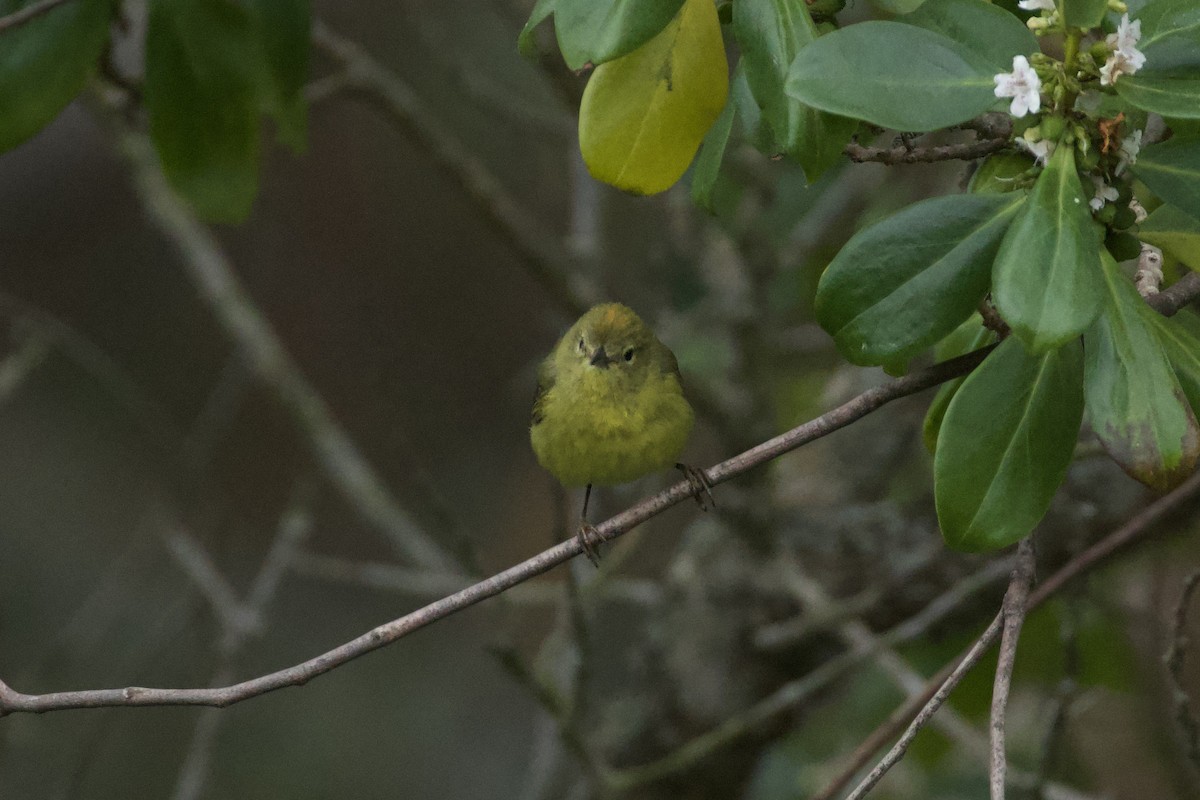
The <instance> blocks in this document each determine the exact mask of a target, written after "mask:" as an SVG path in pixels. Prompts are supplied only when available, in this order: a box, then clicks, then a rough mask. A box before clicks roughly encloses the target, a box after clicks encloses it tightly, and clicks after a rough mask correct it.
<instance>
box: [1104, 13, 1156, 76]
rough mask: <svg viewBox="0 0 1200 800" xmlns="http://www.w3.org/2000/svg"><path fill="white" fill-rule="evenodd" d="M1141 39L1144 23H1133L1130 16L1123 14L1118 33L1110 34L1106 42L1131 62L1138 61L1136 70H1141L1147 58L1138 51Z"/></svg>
mask: <svg viewBox="0 0 1200 800" xmlns="http://www.w3.org/2000/svg"><path fill="white" fill-rule="evenodd" d="M1141 38H1142V21H1141V20H1140V19H1139V20H1133V21H1131V20H1130V19H1129V15H1128V14H1123V15H1121V21H1120V22H1119V23H1117V32H1116V33H1110V34H1109V35H1108V37H1107V38H1106V39H1105V40H1104V41H1106V42H1108V43H1109V44H1110V45H1112V46H1113V49H1114V50H1120V51H1121V52H1122V53H1124V54H1125V56H1126V57H1127V58H1129V59H1130V60H1131V61H1136V62H1137V67H1136V69H1141V67H1142V65H1143V64H1145V63H1146V57H1145V56H1144V55H1142V53H1141V51H1139V50H1138V49H1137V43H1138V40H1139V39H1141Z"/></svg>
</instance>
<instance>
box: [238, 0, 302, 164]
mask: <svg viewBox="0 0 1200 800" xmlns="http://www.w3.org/2000/svg"><path fill="white" fill-rule="evenodd" d="M244 5H245V7H246V9H247V10H248V11H250V12H251V13H252V14H254V15H255V17H256V21H257V23H258V25H257V35H258V38H259V42H260V46H261V47H262V51H263V58H264V62H265V65H266V81H265V82H264V83H265V84H266V85H265V86H264V87H263V93H264V98H263V99H264V103H263V106H264V108H263V109H262V110H263V111H265V112H267V113H268V114H270V115H271V116H272V117H273V118H274V120H275V123H276V125H277V126H278V137H279V141H280V142H282V143H283V144H285V145H287V146H288V147H290V148H291V149H292V150H293V151H295V152H301V151H303V150H304V148H305V141H306V139H307V129H308V103H307V102H306V100H305V99H304V84H305V83H306V82H307V81H308V56H309V52H310V46H309V40H310V37H311V29H312V9H311V8H310V6H309V0H246V2H245V3H244Z"/></svg>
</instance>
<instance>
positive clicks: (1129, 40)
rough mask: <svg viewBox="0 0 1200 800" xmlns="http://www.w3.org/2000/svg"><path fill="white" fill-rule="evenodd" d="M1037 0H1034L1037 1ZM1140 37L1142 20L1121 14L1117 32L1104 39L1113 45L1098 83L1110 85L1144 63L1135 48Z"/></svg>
mask: <svg viewBox="0 0 1200 800" xmlns="http://www.w3.org/2000/svg"><path fill="white" fill-rule="evenodd" d="M1037 1H1038V0H1035V2H1037ZM1141 38H1142V21H1141V20H1140V19H1139V20H1137V21H1134V22H1130V21H1129V15H1128V14H1124V15H1122V16H1121V22H1120V24H1119V25H1117V32H1116V33H1110V34H1109V35H1108V38H1107V39H1105V41H1106V42H1108V43H1109V44H1110V45H1112V47H1113V51H1112V53H1110V54H1109V56H1108V60H1106V61H1105V62H1104V66H1102V67H1101V68H1100V85H1101V86H1112V85H1113V84H1114V83H1116V82H1117V78H1119V77H1120V76H1122V75H1132V74H1133V73H1135V72H1137V71H1138V70H1139V69H1141V68H1142V67H1143V66H1144V65H1145V63H1146V56H1145V54H1144V53H1142V51H1141V50H1138V49H1137V43H1138V40H1139V39H1141Z"/></svg>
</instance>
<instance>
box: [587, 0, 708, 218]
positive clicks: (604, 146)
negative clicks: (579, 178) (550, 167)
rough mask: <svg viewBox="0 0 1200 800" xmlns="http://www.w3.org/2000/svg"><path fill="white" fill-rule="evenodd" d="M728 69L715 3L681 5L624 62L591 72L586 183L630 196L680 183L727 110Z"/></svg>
mask: <svg viewBox="0 0 1200 800" xmlns="http://www.w3.org/2000/svg"><path fill="white" fill-rule="evenodd" d="M728 92H729V67H728V64H727V62H726V60H725V45H724V43H723V42H722V40H721V24H720V22H719V21H718V20H717V10H716V6H715V5H714V4H713V0H687V2H685V3H684V4H683V7H682V8H680V9H679V13H678V14H676V15H675V18H674V19H672V20H671V22H670V23H669V24H668V25H667V27H665V28H663V30H662V31H661V32H660V33H659V34H658V35H657V36H655V37H654V38H653V39H651V40H650V41H648V42H646V43H645V44H644V45H642V46H641V47H639V48H638V49H637V50H634V51H633V52H632V53H629V54H628V55H625V56H622V57H621V58H618V59H615V60H613V61H608V62H605V63H604V64H601V65H600V66H599V67H597V68H596V71H595V73H593V75H592V79H591V80H590V81H588V85H587V88H586V89H585V90H584V93H583V102H582V103H581V104H580V107H579V147H580V150H582V151H583V160H584V162H585V163H586V164H587V166H588V170H589V171H590V172H591V173H592V175H593V176H594V177H595V178H596V179H597V180H600V181H604V182H605V183H608V184H612V185H613V186H616V187H617V188H618V189H624V190H625V191H627V192H633V193H634V194H657V193H658V192H662V191H665V190H666V189H668V188H670V187H671V185H672V184H674V183H675V181H677V180H679V178H680V176H682V175H683V173H684V171H685V170H687V168H688V164H690V163H691V162H692V158H693V156H695V155H696V149H697V148H698V147H699V146H700V141H701V140H702V139H703V138H704V134H705V133H706V132H707V131H708V129H709V128H710V127H712V124H713V122H714V121H716V119H717V117H718V116H719V115H720V113H721V109H722V108H723V107H724V106H725V97H726V95H727V94H728Z"/></svg>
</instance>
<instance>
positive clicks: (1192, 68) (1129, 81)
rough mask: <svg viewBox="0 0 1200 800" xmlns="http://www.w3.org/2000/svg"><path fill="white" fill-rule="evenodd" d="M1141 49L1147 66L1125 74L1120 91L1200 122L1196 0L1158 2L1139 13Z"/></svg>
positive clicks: (1143, 104)
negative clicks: (1194, 0)
mask: <svg viewBox="0 0 1200 800" xmlns="http://www.w3.org/2000/svg"><path fill="white" fill-rule="evenodd" d="M1138 19H1139V20H1140V21H1141V23H1142V38H1141V40H1140V41H1139V42H1138V49H1139V50H1141V51H1142V54H1143V55H1145V56H1146V64H1145V66H1143V67H1142V68H1141V69H1140V70H1138V71H1137V72H1136V73H1135V74H1133V75H1122V76H1121V77H1120V78H1119V79H1118V80H1117V82H1116V83H1115V86H1116V89H1117V92H1118V93H1119V94H1120V95H1121V96H1122V97H1124V98H1125V99H1127V100H1128V101H1129V102H1131V103H1133V104H1134V105H1136V106H1138V107H1139V108H1143V109H1145V110H1147V111H1154V112H1157V113H1159V114H1162V115H1163V116H1170V117H1182V118H1185V119H1200V6H1197V5H1196V3H1195V2H1193V0H1158V2H1153V3H1150V4H1148V5H1147V6H1146V7H1145V8H1144V9H1143V10H1142V13H1141V14H1139V15H1138Z"/></svg>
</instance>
